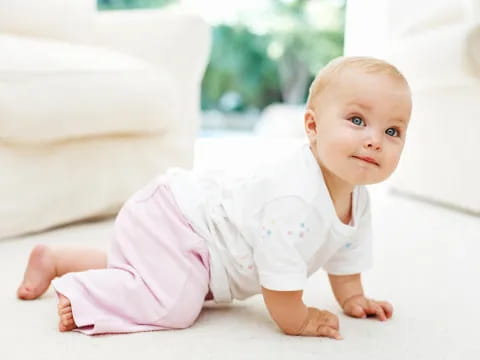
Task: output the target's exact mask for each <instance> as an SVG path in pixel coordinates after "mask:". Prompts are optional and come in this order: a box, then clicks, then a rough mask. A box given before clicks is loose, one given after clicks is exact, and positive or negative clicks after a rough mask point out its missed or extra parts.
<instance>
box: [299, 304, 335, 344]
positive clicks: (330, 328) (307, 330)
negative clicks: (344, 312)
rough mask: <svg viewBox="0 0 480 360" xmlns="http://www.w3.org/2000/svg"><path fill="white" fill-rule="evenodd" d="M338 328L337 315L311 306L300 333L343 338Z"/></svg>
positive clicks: (302, 334)
mask: <svg viewBox="0 0 480 360" xmlns="http://www.w3.org/2000/svg"><path fill="white" fill-rule="evenodd" d="M338 328H339V325H338V317H337V315H335V314H332V313H331V312H329V311H326V310H319V309H316V308H313V307H309V308H308V317H307V319H306V321H305V324H304V325H303V326H302V329H300V332H299V334H298V335H301V336H325V337H329V338H332V339H336V340H342V337H341V336H340V333H339V332H338Z"/></svg>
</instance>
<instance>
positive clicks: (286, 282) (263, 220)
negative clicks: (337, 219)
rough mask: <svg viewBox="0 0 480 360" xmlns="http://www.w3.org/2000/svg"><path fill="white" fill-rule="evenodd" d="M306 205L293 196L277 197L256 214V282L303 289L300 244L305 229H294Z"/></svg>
mask: <svg viewBox="0 0 480 360" xmlns="http://www.w3.org/2000/svg"><path fill="white" fill-rule="evenodd" d="M307 211H308V208H307V206H306V205H305V203H304V202H303V200H301V199H299V198H296V197H287V198H282V199H277V200H275V201H272V202H270V203H269V204H267V205H266V206H265V207H264V208H263V210H262V211H261V213H260V214H259V216H258V223H257V230H256V232H257V242H256V246H255V247H254V260H255V264H256V267H257V270H258V274H259V280H260V285H261V286H263V287H264V288H267V289H270V290H277V291H295V290H303V289H304V287H305V285H306V282H307V264H306V262H305V259H304V258H303V256H302V247H304V245H305V243H306V241H308V239H307V233H304V234H303V236H299V233H298V232H295V231H294V230H295V229H297V228H298V227H301V225H302V224H304V221H305V218H306V215H307Z"/></svg>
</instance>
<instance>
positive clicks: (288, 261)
mask: <svg viewBox="0 0 480 360" xmlns="http://www.w3.org/2000/svg"><path fill="white" fill-rule="evenodd" d="M167 181H168V184H169V185H170V187H171V190H172V192H173V194H174V196H175V199H176V200H177V202H178V205H179V207H180V209H181V211H182V212H183V214H184V215H185V216H186V218H187V219H188V220H189V221H190V223H191V224H192V226H193V228H194V229H195V231H197V232H198V233H199V234H200V235H201V236H202V237H204V238H205V239H206V241H207V245H208V248H209V251H210V257H211V259H210V260H211V265H210V270H211V280H210V288H211V290H212V293H213V296H214V299H215V301H216V302H230V301H232V299H244V298H247V297H249V296H252V295H255V294H258V293H260V292H261V287H262V286H263V287H265V288H267V289H271V290H279V291H293V290H303V289H304V287H305V285H306V282H307V278H308V277H309V276H310V275H311V274H313V273H314V272H316V271H317V270H318V269H319V268H321V267H323V268H324V269H325V270H326V271H327V272H328V273H330V274H335V275H346V274H355V273H360V272H362V271H365V270H366V269H368V268H369V267H370V266H371V220H370V206H369V198H368V193H367V189H366V188H365V187H364V186H356V187H355V188H354V191H353V195H352V200H353V205H352V206H353V208H352V223H351V225H345V224H344V223H342V222H341V221H340V220H339V219H338V217H337V215H336V212H335V208H334V206H333V203H332V200H331V198H330V195H329V192H328V189H327V187H326V185H325V182H324V179H323V175H322V173H321V170H320V167H319V165H318V163H317V161H316V160H315V158H314V156H313V154H312V152H311V150H310V148H309V147H308V145H303V146H302V147H301V148H300V149H299V150H298V151H296V152H295V153H294V154H293V156H290V157H289V158H287V159H285V160H284V161H282V162H280V163H279V164H274V165H272V166H269V167H264V168H262V169H259V170H258V171H256V172H255V173H254V174H253V175H251V176H246V177H245V178H243V179H239V180H238V179H237V180H232V179H230V180H228V179H226V178H222V177H219V176H218V174H217V176H212V175H209V174H199V173H194V172H192V171H187V170H182V169H178V168H176V169H171V170H169V171H168V172H167Z"/></svg>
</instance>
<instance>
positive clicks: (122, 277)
mask: <svg viewBox="0 0 480 360" xmlns="http://www.w3.org/2000/svg"><path fill="white" fill-rule="evenodd" d="M209 261H210V260H209V254H208V249H207V246H206V244H205V240H204V239H203V238H201V237H200V236H199V235H197V234H196V233H195V232H194V231H193V229H192V228H191V226H190V224H189V223H188V222H187V220H186V219H185V218H184V216H183V215H182V214H181V213H180V210H179V208H178V205H177V204H176V202H175V199H174V198H173V195H172V194H171V192H170V190H169V188H168V187H167V186H166V185H165V184H164V183H163V179H162V178H159V179H157V180H156V181H154V182H152V183H151V184H149V185H148V186H147V187H145V188H144V189H142V190H140V191H139V192H137V193H136V194H135V195H134V196H133V197H132V198H131V199H130V200H128V201H127V202H126V203H125V205H124V206H123V208H122V209H121V211H120V212H119V214H118V216H117V219H116V221H115V228H114V237H113V241H112V246H111V249H110V252H109V253H108V266H107V268H106V269H101V270H89V271H84V272H77V273H69V274H66V275H64V276H62V277H61V278H58V279H56V280H54V281H53V286H54V287H55V290H56V291H57V292H58V293H60V294H62V295H64V296H66V297H67V298H68V299H69V300H70V302H71V304H72V312H73V317H74V320H75V323H76V324H77V326H78V329H77V330H78V331H81V332H83V333H85V334H100V333H128V332H136V331H146V330H163V329H180V328H186V327H189V326H190V325H192V324H193V322H194V321H195V320H196V318H197V317H198V315H199V313H200V311H201V309H202V306H203V304H204V301H205V297H206V295H207V293H208V289H209V288H208V284H209V279H210V270H209Z"/></svg>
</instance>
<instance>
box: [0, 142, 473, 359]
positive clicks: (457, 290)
mask: <svg viewBox="0 0 480 360" xmlns="http://www.w3.org/2000/svg"><path fill="white" fill-rule="evenodd" d="M197 145H198V146H197V160H196V161H197V162H196V166H197V167H199V168H205V167H211V168H216V167H218V168H220V167H221V166H223V164H225V163H228V167H229V168H230V169H231V170H232V171H239V172H241V171H243V169H245V168H247V165H246V163H247V162H248V161H250V162H251V161H255V162H257V161H258V162H260V161H261V160H262V158H265V157H269V156H275V154H277V152H283V151H287V150H288V148H289V146H290V145H289V144H287V143H285V142H283V141H274V142H270V143H268V146H267V147H264V146H263V145H264V144H263V143H260V142H259V141H258V140H252V139H248V138H245V139H227V140H207V139H202V140H199V142H198V144H197ZM259 153H261V154H262V156H258V154H259ZM245 160H247V161H245ZM371 194H372V201H373V212H374V227H375V238H376V243H375V267H374V269H373V270H372V271H370V272H368V273H366V274H365V277H364V279H365V281H364V282H365V288H366V290H367V293H368V294H370V296H372V297H377V298H379V299H387V300H389V301H391V302H392V303H393V305H394V308H395V313H394V317H393V318H392V319H391V320H390V321H388V322H385V323H381V322H379V321H376V320H373V319H368V320H356V319H351V318H347V317H345V316H344V315H342V314H341V313H340V309H339V308H338V306H337V305H336V304H335V302H334V299H333V297H332V294H331V292H330V289H329V286H328V281H327V279H326V277H325V275H324V274H323V273H317V274H316V275H315V276H313V277H312V278H311V279H310V281H309V287H308V289H307V291H306V294H305V301H306V302H307V303H308V304H309V305H314V306H318V307H320V308H325V309H328V310H330V311H333V312H335V313H337V314H338V315H339V317H340V322H341V333H342V335H343V336H344V338H345V340H343V341H334V340H328V339H321V338H301V337H288V336H285V335H282V334H281V333H280V332H279V331H278V330H277V328H276V327H275V325H274V324H273V323H272V321H271V320H270V319H269V317H268V314H267V312H266V309H265V308H264V305H263V302H262V299H261V298H260V297H258V296H257V297H254V298H251V299H250V300H248V301H245V302H237V303H235V304H234V305H232V306H230V307H226V306H208V307H207V308H206V309H205V311H204V312H203V314H202V315H201V316H200V318H199V320H198V322H197V323H196V324H195V325H194V326H193V327H192V328H190V329H187V330H181V331H164V332H150V333H139V334H129V335H108V336H97V337H88V336H85V335H81V334H78V333H59V332H57V317H56V306H55V305H56V299H55V296H54V294H53V292H52V290H51V289H50V290H49V291H48V292H47V293H46V294H45V295H44V296H43V297H42V298H41V299H39V300H36V301H31V302H26V301H19V300H17V299H16V297H15V290H16V287H17V285H18V283H19V281H20V280H21V278H22V275H23V269H24V266H25V263H26V260H27V257H28V253H29V251H30V249H31V248H32V247H33V245H35V244H38V243H46V244H58V243H62V244H66V243H82V244H88V245H93V246H98V247H106V244H107V240H108V238H109V236H110V231H111V226H112V222H111V220H108V221H104V222H98V223H92V224H82V225H76V226H71V227H66V228H62V229H57V230H54V231H51V232H47V233H43V234H38V235H34V236H27V237H22V238H17V239H12V240H6V241H2V242H0V263H1V264H2V271H1V272H0V279H1V280H0V281H1V282H2V284H3V287H2V296H1V297H0V307H1V309H2V317H1V318H2V326H1V328H0V334H1V336H0V344H1V345H0V359H1V360H10V359H35V360H37V359H38V360H39V359H48V360H51V359H82V360H85V359H109V358H114V359H125V360H127V359H128V360H131V359H191V358H194V359H213V360H215V359H222V360H223V359H276V360H277V359H288V360H291V359H328V360H335V359H349V360H350V359H355V360H363V359H365V360H367V359H368V360H371V359H394V360H396V359H435V360H437V359H452V360H453V359H478V358H479V357H480V344H479V341H478V339H477V338H478V335H477V333H478V321H480V285H479V281H478V278H479V275H480V262H479V261H478V254H479V253H480V219H479V218H478V217H472V216H469V215H465V214H462V213H458V212H454V211H451V210H448V209H444V208H439V207H435V206H432V205H429V204H426V203H423V202H417V201H414V200H411V199H407V198H403V197H399V196H395V195H392V194H391V193H390V192H389V190H388V184H384V185H380V186H376V187H372V189H371Z"/></svg>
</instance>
